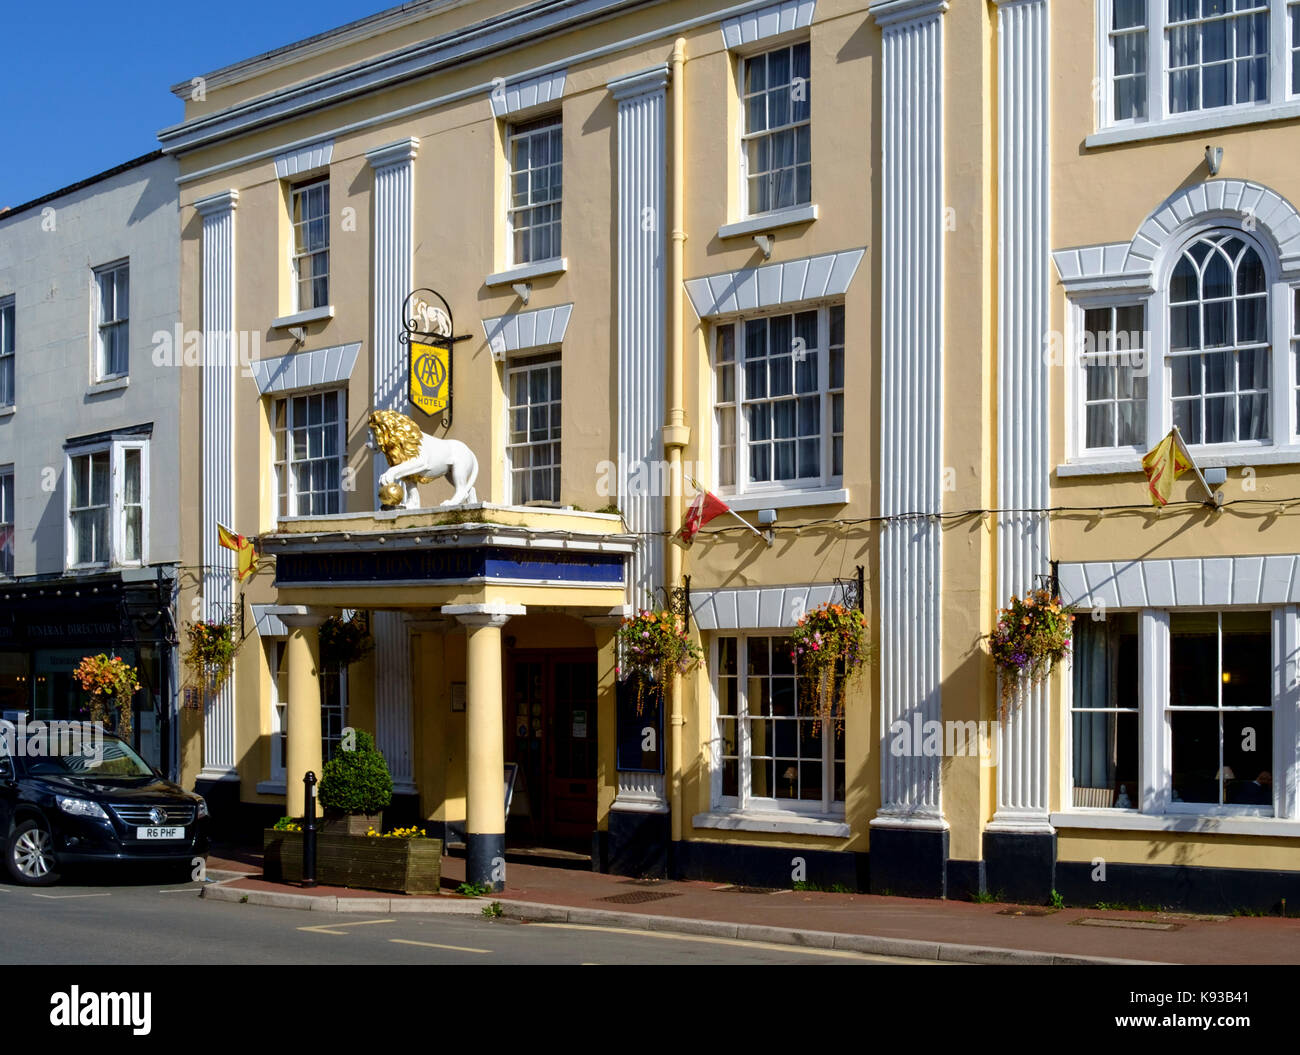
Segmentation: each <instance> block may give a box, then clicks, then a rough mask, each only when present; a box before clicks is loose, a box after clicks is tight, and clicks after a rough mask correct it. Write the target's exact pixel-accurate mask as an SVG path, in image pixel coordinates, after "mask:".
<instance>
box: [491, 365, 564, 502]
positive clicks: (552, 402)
mask: <svg viewBox="0 0 1300 1055" xmlns="http://www.w3.org/2000/svg"><path fill="white" fill-rule="evenodd" d="M552 370H558V371H559V372H560V384H561V387H560V398H558V399H556V398H551V399H549V400H547V403H546V406H547V407H548V408H549V412H548V413H549V416H551V424H552V427H555V426H556V424H557V423H558V424H559V426H560V431H559V433H558V434H557V435H556V436H555V437H554V438H553V439H546V440H536V441H533V440H525V441H524V442H522V443H512V442H511V441H510V436H511V434H512V432H513V431H514V430H513V422H514V412H515V410H516V409H518V408H517V407H516V405H515V403H514V402H513V400H514V395H513V393H514V378H515V377H517V376H519V375H520V374H525V375H528V374H532V373H534V372H536V371H546V372H548V373H549V372H550V371H552ZM563 383H564V367H563V359H562V358H561V354H560V352H559V350H558V349H556V350H553V351H550V352H541V353H539V354H535V355H534V354H529V355H528V356H526V357H525V356H520V357H519V358H511V359H508V360H506V369H505V400H504V402H505V407H506V424H505V441H506V442H505V454H506V481H505V482H506V502H507V503H508V504H512V505H518V504H523V500H522V499H521V497H520V495H519V490H520V489H519V488H517V487H516V486H515V472H516V466H515V458H516V452H517V451H520V450H524V449H532V448H534V447H540V446H544V445H550V444H552V443H554V444H557V445H558V446H559V448H560V452H559V458H557V460H556V461H555V463H554V468H555V469H558V470H560V471H561V473H562V472H563V468H562V467H563V459H564V436H563V417H562V415H563V409H564V403H563V400H564V388H563ZM535 405H537V404H533V403H531V402H530V403H529V404H528V406H529V407H532V406H535ZM519 471H526V470H523V469H520V470H519ZM562 485H563V478H562V477H561V480H560V482H559V484H557V486H556V490H555V496H554V497H553V498H546V499H538V498H534V499H530V500H529V502H530V504H536V505H552V506H553V505H559V504H560V487H561V486H562Z"/></svg>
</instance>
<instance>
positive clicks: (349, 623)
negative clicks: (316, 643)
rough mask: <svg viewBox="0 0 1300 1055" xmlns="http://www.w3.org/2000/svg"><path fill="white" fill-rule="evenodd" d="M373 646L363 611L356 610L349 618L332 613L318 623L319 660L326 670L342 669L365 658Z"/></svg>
mask: <svg viewBox="0 0 1300 1055" xmlns="http://www.w3.org/2000/svg"><path fill="white" fill-rule="evenodd" d="M374 648H375V639H374V638H373V637H371V636H370V620H369V619H368V618H367V616H366V613H365V612H357V613H356V614H355V615H353V616H352V618H351V619H342V618H340V617H339V616H337V615H332V616H330V617H329V618H328V619H326V620H325V622H323V623H321V625H320V662H321V666H322V667H323V668H325V669H327V670H334V669H337V670H343V669H344V668H345V667H348V666H351V665H352V664H353V663H356V662H357V661H359V660H362V659H365V657H366V656H368V655H369V654H370V653H371V652H373V651H374Z"/></svg>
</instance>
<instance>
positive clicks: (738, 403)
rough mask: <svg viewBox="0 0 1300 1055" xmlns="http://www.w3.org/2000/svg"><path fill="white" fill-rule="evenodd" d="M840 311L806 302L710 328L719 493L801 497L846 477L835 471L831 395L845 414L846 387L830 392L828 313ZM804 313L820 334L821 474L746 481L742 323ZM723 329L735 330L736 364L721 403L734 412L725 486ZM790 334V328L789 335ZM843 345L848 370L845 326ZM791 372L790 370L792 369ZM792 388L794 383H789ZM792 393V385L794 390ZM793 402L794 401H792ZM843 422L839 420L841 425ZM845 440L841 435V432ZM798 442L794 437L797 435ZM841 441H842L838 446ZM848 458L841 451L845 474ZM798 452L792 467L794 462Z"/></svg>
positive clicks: (737, 317) (834, 486)
mask: <svg viewBox="0 0 1300 1055" xmlns="http://www.w3.org/2000/svg"><path fill="white" fill-rule="evenodd" d="M836 308H838V309H840V310H841V311H842V310H843V309H844V303H843V301H840V300H835V301H819V302H811V303H804V304H783V305H781V306H780V307H779V308H775V309H770V310H763V311H755V312H748V313H746V314H743V315H734V316H729V317H727V318H725V319H722V320H719V321H717V322H716V323H715V324H714V325H713V326H712V328H711V329H712V334H711V338H710V340H711V345H712V347H711V349H710V356H711V363H712V375H713V376H712V379H711V384H712V395H711V402H712V412H713V413H712V428H713V464H714V466H715V475H716V478H717V480H718V481H719V484H718V494H719V495H725V496H728V497H740V496H742V495H771V496H780V495H785V494H792V493H803V492H808V491H831V490H835V489H837V488H839V487H840V486H841V485H842V483H843V479H844V473H843V472H842V471H841V472H840V473H834V472H833V471H832V470H833V468H834V464H833V462H834V445H835V435H836V433H835V432H834V400H833V396H835V395H836V394H839V395H840V396H841V398H842V399H843V400H844V405H845V414H847V409H848V408H847V399H848V392H847V390H846V389H845V388H843V387H840V388H837V389H832V388H831V387H830V383H831V354H830V353H831V311H832V309H836ZM806 311H816V312H817V334H818V338H817V340H818V348H817V352H818V353H819V357H818V388H817V395H818V398H819V399H820V401H821V403H820V411H819V413H820V420H821V423H822V428H821V434H820V444H821V473H820V474H819V475H818V476H816V477H802V478H800V477H796V478H795V479H792V480H785V481H770V480H762V481H758V482H756V483H755V482H751V481H750V480H749V460H748V452H749V425H748V422H747V421H746V420H745V414H744V406H745V398H744V396H745V392H744V387H743V386H744V367H743V363H744V345H743V342H744V331H745V323H746V322H748V321H751V320H754V319H759V318H766V319H771V318H773V317H779V316H783V315H788V316H790V317H791V318H793V317H794V316H796V315H800V314H802V313H804V312H806ZM727 327H734V332H735V361H734V363H733V364H732V365H733V367H734V369H735V384H734V393H733V394H734V397H735V398H734V400H733V401H731V402H729V403H726V404H724V405H725V406H730V407H734V410H735V446H734V451H735V483H734V484H729V485H723V484H721V482H720V481H721V480H722V453H721V452H722V447H723V443H722V439H723V436H722V427H721V425H720V424H719V416H718V410H719V408H720V402H721V400H720V396H721V388H720V385H719V379H718V378H719V365H720V363H719V359H718V356H719V354H720V352H719V349H720V344H721V340H722V336H721V334H722V330H723V329H725V328H727ZM791 332H793V326H792V331H791ZM845 340H846V343H845V345H844V346H843V348H844V354H843V358H844V368H845V369H846V370H847V361H848V345H847V327H846V330H845ZM792 373H793V371H792ZM792 386H793V382H792ZM792 391H793V387H792ZM791 398H796V397H793V396H792V397H791ZM842 423H843V422H842V421H841V424H842ZM839 435H840V436H841V437H842V436H843V432H841V433H840V434H839ZM796 443H797V437H796ZM842 443H843V441H842V439H841V445H842ZM847 456H848V452H847V451H844V450H842V452H841V466H840V468H841V470H843V461H844V459H846V458H847ZM797 458H798V454H797V450H796V464H797Z"/></svg>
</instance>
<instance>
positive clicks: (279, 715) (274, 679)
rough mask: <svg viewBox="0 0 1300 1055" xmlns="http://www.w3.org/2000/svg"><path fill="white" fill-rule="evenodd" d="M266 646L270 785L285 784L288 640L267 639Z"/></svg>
mask: <svg viewBox="0 0 1300 1055" xmlns="http://www.w3.org/2000/svg"><path fill="white" fill-rule="evenodd" d="M266 645H267V657H266V658H267V663H268V665H269V666H270V668H271V765H270V771H269V775H270V779H271V781H272V783H277V782H278V783H281V784H283V783H284V782H285V773H286V767H285V763H286V755H287V752H288V740H287V736H288V732H287V730H288V727H289V726H288V716H289V694H288V691H287V689H288V684H289V673H288V671H287V670H286V669H285V663H286V662H287V659H286V657H287V653H288V639H287V638H283V637H273V638H269V639H268V640H267V642H266ZM281 680H283V682H284V685H285V689H286V691H285V692H284V693H283V694H281V691H280V683H281Z"/></svg>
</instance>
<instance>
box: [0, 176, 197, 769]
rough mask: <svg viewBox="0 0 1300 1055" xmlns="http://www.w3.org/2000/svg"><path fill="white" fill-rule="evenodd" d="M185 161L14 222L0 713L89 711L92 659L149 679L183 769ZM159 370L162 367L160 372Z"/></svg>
mask: <svg viewBox="0 0 1300 1055" xmlns="http://www.w3.org/2000/svg"><path fill="white" fill-rule="evenodd" d="M176 173H177V166H176V162H175V161H173V160H172V159H171V158H167V157H163V156H161V155H160V154H158V153H154V154H149V155H146V156H144V157H140V158H136V159H135V160H133V161H128V162H126V163H125V164H123V165H119V166H117V167H116V168H113V169H110V170H109V171H107V172H103V173H101V174H99V175H97V176H93V177H91V178H89V179H86V180H84V181H82V182H80V183H77V184H74V185H72V186H70V187H67V188H64V189H63V190H59V191H56V192H54V193H52V194H49V195H46V196H44V197H42V198H38V199H36V200H35V201H31V202H28V203H26V204H23V205H18V206H15V207H12V208H9V209H6V210H4V211H3V212H0V702H2V705H3V707H4V708H5V709H6V710H22V711H27V712H28V713H29V714H31V715H32V716H33V717H36V718H65V717H77V716H79V709H80V706H81V701H82V698H83V694H82V692H81V690H80V687H79V686H77V684H76V682H75V681H74V680H73V678H72V671H73V669H74V668H75V667H76V665H77V663H78V662H79V661H80V659H81V657H82V656H85V655H88V654H94V653H96V652H100V651H108V650H112V651H113V652H116V653H119V654H123V655H127V654H129V655H130V657H131V659H132V661H133V662H135V663H136V664H137V665H138V666H139V668H140V674H141V681H142V691H141V692H140V693H139V694H138V696H137V698H136V706H137V720H136V722H135V723H134V724H135V730H136V731H135V736H136V738H137V744H138V746H139V748H140V749H141V750H142V751H143V753H144V754H145V756H146V757H147V758H148V759H149V760H150V761H152V762H154V763H155V764H158V765H160V766H161V767H162V768H164V769H165V770H173V769H175V765H176V737H175V725H176V723H175V721H174V715H175V707H176V698H177V692H176V684H177V679H176V669H175V648H174V641H175V627H176V620H175V618H174V611H173V598H174V596H175V593H176V583H177V576H178V574H179V566H180V541H179V515H178V509H179V488H180V483H179V465H180V454H179V442H178V437H179V435H180V414H181V386H182V374H183V373H184V371H183V369H181V368H180V367H179V366H177V365H176V363H175V360H173V359H171V358H170V357H164V356H162V355H155V349H156V347H158V348H167V347H168V346H166V345H162V344H160V343H159V342H157V341H156V337H157V335H159V334H166V335H167V338H168V340H171V339H172V338H173V337H174V331H175V327H176V323H177V320H178V318H179V308H180V277H179V276H180V264H179V247H180V230H179V222H178V210H177V190H176ZM160 364H161V365H160Z"/></svg>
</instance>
